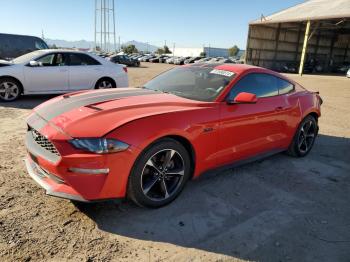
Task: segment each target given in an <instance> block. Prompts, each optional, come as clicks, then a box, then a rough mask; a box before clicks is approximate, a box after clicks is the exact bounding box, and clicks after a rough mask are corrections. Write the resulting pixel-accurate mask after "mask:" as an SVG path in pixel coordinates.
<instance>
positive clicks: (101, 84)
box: [95, 78, 117, 89]
mask: <svg viewBox="0 0 350 262" xmlns="http://www.w3.org/2000/svg"><path fill="white" fill-rule="evenodd" d="M116 87H117V86H116V84H115V82H114V81H113V80H112V79H110V78H101V79H100V80H98V81H97V83H96V85H95V89H109V88H116Z"/></svg>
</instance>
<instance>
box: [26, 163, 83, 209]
mask: <svg viewBox="0 0 350 262" xmlns="http://www.w3.org/2000/svg"><path fill="white" fill-rule="evenodd" d="M24 161H25V164H26V168H27V171H28V174H29V175H30V176H31V178H33V179H34V181H35V182H37V183H38V184H39V185H40V186H41V187H42V188H44V189H45V190H46V194H48V195H50V196H55V197H60V198H66V199H70V200H75V201H81V202H88V200H86V199H84V198H83V197H82V196H80V195H79V193H78V192H77V191H75V190H74V189H73V188H72V187H70V186H68V185H66V184H65V183H64V181H63V180H62V179H60V178H59V177H56V176H54V175H52V174H50V173H49V172H47V171H45V170H43V169H42V168H41V167H40V166H39V165H37V164H36V163H35V162H34V161H33V160H32V159H31V158H30V156H28V158H27V159H25V160H24Z"/></svg>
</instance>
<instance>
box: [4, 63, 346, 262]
mask: <svg viewBox="0 0 350 262" xmlns="http://www.w3.org/2000/svg"><path fill="white" fill-rule="evenodd" d="M170 67H171V66H169V65H164V64H161V65H158V64H154V65H153V64H147V63H144V64H143V67H141V68H129V75H130V80H131V84H132V85H136V86H139V85H142V83H144V82H145V81H146V80H148V79H150V78H151V77H153V76H155V75H156V74H158V73H159V72H161V71H164V70H166V69H168V68H170ZM291 77H292V78H293V79H295V80H297V81H299V82H300V83H301V84H303V85H304V86H305V87H306V88H308V89H310V90H317V91H320V94H321V96H322V98H323V99H324V104H323V106H322V113H323V115H322V117H321V119H320V135H319V137H318V138H317V140H316V143H315V146H314V148H313V150H312V152H311V153H310V154H309V155H308V156H307V157H305V158H301V159H296V158H291V157H288V156H286V155H284V154H278V155H275V156H273V157H270V158H268V159H265V160H262V161H258V162H254V163H251V164H248V165H245V166H242V167H238V168H235V169H231V170H227V171H224V172H220V173H218V174H216V175H215V176H211V177H206V178H201V179H199V180H196V181H190V182H189V183H188V185H187V186H186V188H185V190H184V191H183V193H182V194H181V196H180V197H179V198H178V199H177V200H175V201H174V202H173V203H172V204H170V205H168V206H166V207H164V208H161V209H142V208H139V207H136V206H135V205H133V204H132V203H128V202H123V203H119V202H116V201H115V202H106V203H96V204H91V205H74V204H73V203H71V202H70V201H67V200H62V199H58V198H53V197H49V196H46V195H45V194H44V191H43V190H42V189H41V188H40V187H39V186H37V185H36V184H35V182H34V181H33V180H32V179H31V178H30V177H29V176H28V175H27V173H26V171H25V167H24V163H23V159H24V157H25V148H24V143H23V139H24V134H25V130H26V127H25V121H24V120H25V117H26V116H27V115H28V114H29V112H30V110H31V109H32V108H33V107H34V106H35V105H37V104H39V103H41V102H43V101H45V100H47V99H49V98H50V97H49V96H45V97H26V98H22V99H20V100H19V101H17V102H13V103H7V104H4V103H2V104H0V131H1V139H0V261H246V260H252V261H344V262H345V261H347V262H349V261H350V219H349V218H350V175H349V174H350V153H349V151H350V106H349V104H350V79H346V78H345V77H333V76H307V75H305V76H303V77H299V76H295V75H291Z"/></svg>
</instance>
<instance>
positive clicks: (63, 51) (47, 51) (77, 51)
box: [37, 49, 88, 54]
mask: <svg viewBox="0 0 350 262" xmlns="http://www.w3.org/2000/svg"><path fill="white" fill-rule="evenodd" d="M37 51H39V52H42V53H52V52H60V53H81V54H86V53H88V52H84V51H79V50H70V49H40V50H37Z"/></svg>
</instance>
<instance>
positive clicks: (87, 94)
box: [28, 88, 211, 137]
mask: <svg viewBox="0 0 350 262" xmlns="http://www.w3.org/2000/svg"><path fill="white" fill-rule="evenodd" d="M209 104H211V103H208V102H198V101H193V100H189V99H185V98H181V97H178V96H175V95H171V94H165V93H161V92H156V91H152V90H147V89H141V88H117V89H107V90H96V91H82V92H76V93H71V94H66V95H63V96H59V97H56V98H54V99H51V100H49V101H47V102H45V103H43V104H41V105H39V106H38V107H36V108H35V109H34V112H35V113H36V114H37V115H38V116H39V117H40V118H41V119H43V120H45V122H49V123H50V125H53V126H55V127H56V129H58V130H61V131H62V132H63V133H64V134H66V135H68V136H70V137H102V136H104V135H106V134H107V133H109V132H111V131H112V130H114V129H116V128H118V127H120V126H122V125H124V124H126V123H128V122H131V121H134V120H137V119H140V118H144V117H149V116H153V115H158V114H165V113H171V112H179V111H185V110H198V109H201V108H203V107H207V106H209ZM28 124H29V125H30V121H28Z"/></svg>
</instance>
